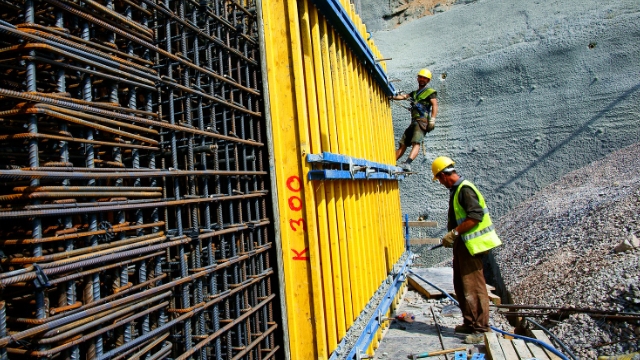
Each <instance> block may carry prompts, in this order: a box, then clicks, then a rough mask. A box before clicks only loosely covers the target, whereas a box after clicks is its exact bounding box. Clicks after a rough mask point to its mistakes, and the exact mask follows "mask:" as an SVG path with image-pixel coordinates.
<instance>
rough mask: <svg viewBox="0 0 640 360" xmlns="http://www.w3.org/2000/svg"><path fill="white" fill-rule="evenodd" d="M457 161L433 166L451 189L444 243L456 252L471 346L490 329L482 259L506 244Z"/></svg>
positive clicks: (456, 281)
mask: <svg viewBox="0 0 640 360" xmlns="http://www.w3.org/2000/svg"><path fill="white" fill-rule="evenodd" d="M454 165H455V163H454V162H453V160H451V159H450V158H448V157H446V156H440V157H438V158H436V159H435V160H434V161H433V163H432V164H431V172H432V173H433V181H436V180H438V181H439V182H440V183H441V184H442V185H444V186H445V187H446V188H447V189H449V192H450V196H449V214H448V222H447V229H448V230H449V232H447V234H446V235H445V236H444V237H443V238H442V239H441V243H442V245H443V246H444V247H448V248H453V288H454V290H455V292H456V298H457V299H458V302H459V303H460V310H461V311H462V316H463V324H462V325H458V326H456V327H455V331H456V332H459V333H465V334H470V335H468V336H467V338H466V339H465V342H466V343H468V344H475V343H478V342H481V341H484V338H483V333H484V332H488V331H491V330H490V328H489V296H488V294H487V284H486V282H485V279H484V273H483V270H482V257H483V256H484V255H485V254H486V253H487V252H488V251H489V250H491V249H492V248H494V247H496V246H499V245H500V244H502V242H501V241H500V239H499V238H498V235H497V234H496V232H495V230H494V228H493V223H492V222H491V217H490V216H489V211H488V210H487V205H486V203H485V201H484V198H483V196H482V194H481V193H480V191H478V189H477V188H476V187H475V185H473V184H472V183H471V182H470V181H468V180H465V179H464V178H463V177H462V176H460V175H458V173H457V172H456V169H455V167H454Z"/></svg>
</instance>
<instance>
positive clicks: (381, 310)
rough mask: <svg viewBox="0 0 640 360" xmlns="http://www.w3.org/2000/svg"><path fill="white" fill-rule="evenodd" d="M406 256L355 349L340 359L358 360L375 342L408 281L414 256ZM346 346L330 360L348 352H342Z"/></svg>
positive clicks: (343, 343) (343, 342)
mask: <svg viewBox="0 0 640 360" xmlns="http://www.w3.org/2000/svg"><path fill="white" fill-rule="evenodd" d="M405 254H406V255H407V258H406V260H405V261H404V262H403V263H397V264H396V265H395V266H394V269H396V268H398V267H400V268H399V270H398V271H397V272H396V274H395V276H394V277H393V282H392V283H391V286H390V287H389V289H388V290H387V293H386V294H385V295H384V298H383V299H382V301H381V302H380V305H378V307H377V308H376V309H375V311H373V312H370V313H372V314H373V316H372V317H371V319H370V320H369V322H368V323H367V325H365V327H364V328H363V330H362V333H360V337H358V340H356V342H355V344H353V348H351V349H350V350H349V353H348V354H347V356H346V357H345V356H342V355H341V356H340V359H347V360H353V359H358V357H359V356H361V354H363V353H365V354H366V351H367V349H368V348H369V345H370V344H371V341H373V338H374V336H375V335H376V332H377V331H378V329H379V328H380V326H381V324H382V322H383V317H384V316H385V314H386V313H387V311H389V308H390V307H391V303H393V299H394V298H395V297H396V295H397V294H398V292H399V291H400V287H401V286H402V284H403V283H404V282H405V280H406V279H407V269H408V268H409V265H411V261H412V259H413V254H411V252H409V251H407V252H406V253H405ZM345 346H347V345H346V343H345V341H344V340H342V341H341V342H340V344H338V348H337V350H336V351H334V352H333V354H331V357H329V360H338V355H337V354H344V353H345V352H346V349H345V350H344V351H342V350H343V349H344V348H345Z"/></svg>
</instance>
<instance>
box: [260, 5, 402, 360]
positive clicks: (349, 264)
mask: <svg viewBox="0 0 640 360" xmlns="http://www.w3.org/2000/svg"><path fill="white" fill-rule="evenodd" d="M319 10H320V11H319ZM261 13H262V24H263V28H264V48H263V50H264V51H265V53H264V55H263V58H264V63H265V68H266V69H268V71H265V72H264V73H263V74H264V76H265V83H266V84H267V86H266V88H267V91H268V94H267V95H266V97H267V98H268V102H269V114H268V115H267V121H268V122H269V123H270V128H271V133H270V134H269V135H270V136H272V141H269V144H270V145H271V146H273V152H272V154H273V164H274V168H273V173H272V175H271V176H272V179H273V182H274V183H275V184H276V188H277V189H278V194H277V196H276V200H275V201H276V208H277V211H278V213H279V215H278V218H279V222H278V223H279V229H280V231H279V233H278V240H279V241H278V243H279V244H281V251H282V257H281V259H282V280H281V281H282V289H283V291H284V296H285V301H284V306H285V309H284V312H285V313H286V314H287V324H288V340H289V344H288V349H289V354H287V355H288V356H289V358H291V359H303V358H305V359H308V358H317V359H327V358H329V357H335V358H341V356H342V357H344V356H347V355H348V354H347V353H352V352H350V351H348V350H347V353H341V352H343V351H345V349H343V348H339V345H340V344H342V343H343V342H344V340H345V338H346V337H349V336H351V337H358V336H359V335H360V334H353V333H350V332H349V330H351V327H352V325H353V324H354V322H356V321H362V318H363V317H365V315H364V313H366V312H363V310H365V308H368V307H371V306H372V305H371V302H372V301H379V299H374V298H375V296H374V295H375V294H376V293H378V292H380V291H381V289H382V288H386V286H387V285H388V284H387V283H386V279H387V276H389V275H394V276H397V278H400V277H401V274H399V273H397V271H398V270H397V267H396V266H395V265H399V264H405V263H406V261H407V258H408V256H407V255H408V254H407V253H406V252H405V247H404V239H403V234H402V227H401V213H400V203H399V192H398V185H397V182H396V181H397V180H398V177H397V176H396V174H393V173H386V174H385V176H379V177H378V179H383V178H384V179H387V180H390V181H369V180H367V179H368V177H363V176H361V175H363V173H360V174H357V176H354V179H355V178H356V177H357V178H360V179H363V180H335V181H312V180H311V179H313V178H314V176H315V175H314V174H316V173H317V172H320V170H324V171H331V170H327V169H333V170H338V171H342V170H345V167H346V166H347V164H343V165H344V166H341V165H335V164H328V163H327V162H326V161H318V159H321V158H322V156H321V154H323V153H325V154H335V155H337V157H340V156H341V155H346V156H344V158H351V159H358V160H357V161H359V162H362V163H363V164H365V163H367V164H369V163H372V162H376V163H378V164H379V165H377V169H387V170H388V171H396V172H397V171H399V169H397V168H395V166H394V163H395V157H394V154H395V151H394V141H393V129H392V123H391V111H390V107H389V103H388V100H387V95H391V94H392V93H393V92H394V89H393V86H391V85H390V84H389V82H388V80H387V79H386V75H384V64H382V65H379V64H377V63H376V62H375V59H374V58H373V55H372V54H376V56H375V58H380V57H381V56H379V53H378V52H377V50H376V48H375V46H374V45H373V42H372V41H370V40H364V39H365V36H366V28H365V27H364V24H362V22H361V21H360V19H359V18H358V17H357V15H355V13H354V11H353V7H352V6H351V5H350V4H349V3H348V2H343V3H339V2H337V1H324V0H318V1H314V2H311V1H310V0H269V1H262V2H261ZM308 158H309V159H311V160H310V161H307V159H308ZM385 164H387V165H385ZM364 167H365V168H366V166H364ZM361 168H362V167H361ZM353 169H354V167H351V168H350V170H353ZM361 170H362V169H361ZM365 171H366V169H365ZM325 173H326V172H325ZM387 175H388V176H387ZM394 267H395V269H394ZM397 278H396V279H397ZM402 286H403V285H400V286H399V288H400V287H402ZM394 294H395V295H393V296H392V297H393V298H394V299H393V300H394V301H392V303H393V302H397V293H394ZM375 306H377V305H374V308H375ZM391 309H393V305H391ZM386 311H387V312H388V311H389V310H388V309H387V310H386ZM380 319H381V318H380ZM365 322H366V321H365ZM381 323H382V324H383V326H382V327H381V328H379V329H378V330H376V333H375V334H374V335H373V336H371V337H370V340H371V343H370V345H367V346H368V347H369V348H368V352H369V353H372V351H373V349H374V348H376V347H377V343H378V341H379V339H380V336H381V330H382V329H383V328H384V327H386V326H387V325H388V324H387V323H386V322H384V321H382V320H381ZM360 345H361V344H360ZM349 350H350V349H349ZM360 355H361V354H359V353H358V356H360ZM336 356H337V357H336Z"/></svg>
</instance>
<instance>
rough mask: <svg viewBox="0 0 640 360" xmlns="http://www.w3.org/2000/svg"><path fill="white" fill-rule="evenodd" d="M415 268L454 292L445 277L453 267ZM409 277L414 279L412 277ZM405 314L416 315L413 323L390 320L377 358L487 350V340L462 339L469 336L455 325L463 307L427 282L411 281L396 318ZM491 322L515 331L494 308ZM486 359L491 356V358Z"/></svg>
mask: <svg viewBox="0 0 640 360" xmlns="http://www.w3.org/2000/svg"><path fill="white" fill-rule="evenodd" d="M412 270H413V271H420V272H421V274H422V275H424V276H426V277H429V279H428V280H429V281H433V282H434V283H435V284H436V285H437V286H438V287H440V288H441V289H443V290H446V291H447V292H449V293H453V291H452V288H453V285H452V283H451V284H449V285H447V284H446V282H447V279H446V276H443V275H446V274H447V273H448V274H452V269H451V268H430V269H425V268H422V269H416V268H414V269H412ZM424 272H427V273H428V274H425V273H424ZM410 279H415V278H412V277H410ZM412 284H413V285H414V286H412ZM416 285H418V286H416ZM420 285H424V286H420ZM425 291H426V292H428V293H430V295H431V298H429V297H427V296H425V295H424V293H425ZM402 313H407V314H410V315H413V316H414V317H415V318H414V319H413V321H412V322H407V321H404V320H399V319H394V320H393V321H392V322H391V325H390V326H389V328H388V329H387V330H386V332H385V334H384V337H383V339H382V341H381V343H380V347H379V348H378V349H377V350H376V352H375V356H374V358H375V359H407V358H411V357H410V356H411V355H413V354H418V353H424V352H429V353H432V352H437V351H440V350H443V349H456V348H461V347H465V348H466V349H467V353H468V355H469V356H472V355H473V354H474V353H482V354H486V353H487V349H486V347H485V344H484V343H480V344H465V343H464V342H463V341H464V339H465V337H466V336H467V335H466V334H459V333H456V332H454V328H455V326H456V325H459V324H462V315H461V313H460V310H459V309H458V308H457V307H456V306H455V305H454V304H453V302H452V301H451V300H450V299H449V298H447V297H446V296H444V295H443V294H442V293H440V292H439V291H437V290H435V289H434V288H429V287H428V286H426V284H424V283H420V284H416V282H415V281H411V280H410V281H409V286H408V289H407V290H406V291H405V293H404V294H403V297H402V301H401V302H400V305H399V307H398V309H397V311H396V312H395V314H393V315H394V317H396V316H398V315H400V314H402ZM434 317H435V319H434ZM436 321H437V324H438V325H439V327H440V334H441V336H442V342H441V341H440V336H439V335H438V328H437V325H436ZM491 324H492V325H493V326H496V327H498V328H500V329H502V330H506V331H511V330H513V327H512V326H511V325H510V324H509V323H508V322H507V321H506V320H505V318H504V317H503V316H502V315H500V314H498V313H497V312H496V309H495V308H493V307H492V309H491ZM429 358H430V359H453V358H454V353H453V352H452V353H449V354H448V355H447V357H445V356H444V355H439V356H432V357H429ZM485 358H486V359H488V358H489V357H485Z"/></svg>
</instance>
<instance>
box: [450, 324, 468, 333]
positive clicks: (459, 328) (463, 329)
mask: <svg viewBox="0 0 640 360" xmlns="http://www.w3.org/2000/svg"><path fill="white" fill-rule="evenodd" d="M453 331H455V332H457V333H461V334H473V328H472V327H471V326H469V325H467V324H462V325H458V326H456V327H455V328H454V329H453Z"/></svg>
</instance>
